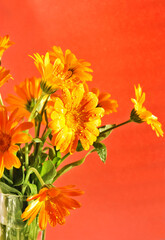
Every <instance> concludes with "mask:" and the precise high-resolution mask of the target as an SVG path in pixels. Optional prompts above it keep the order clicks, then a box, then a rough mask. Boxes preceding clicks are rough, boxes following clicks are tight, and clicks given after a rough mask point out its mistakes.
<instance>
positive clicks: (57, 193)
mask: <svg viewBox="0 0 165 240" xmlns="http://www.w3.org/2000/svg"><path fill="white" fill-rule="evenodd" d="M73 187H74V186H72V185H71V186H65V187H60V188H57V187H53V186H51V187H43V188H42V189H41V190H40V191H39V193H38V194H36V195H34V196H32V197H29V198H28V199H27V201H31V200H35V201H33V202H32V203H31V204H30V205H29V206H28V207H27V208H26V209H25V211H24V212H23V214H22V218H23V220H24V221H25V220H27V219H29V218H30V219H29V222H28V225H30V223H31V222H32V221H33V220H34V219H35V217H36V216H37V214H38V213H39V227H40V229H41V230H44V229H46V226H47V222H49V224H50V225H51V226H52V227H55V226H56V224H57V223H58V224H60V225H62V224H64V223H65V217H66V216H68V215H69V214H70V212H69V210H70V209H71V210H74V209H76V208H79V207H80V206H81V205H80V203H79V202H78V201H76V200H75V199H72V198H71V197H70V196H79V195H81V194H83V192H82V191H80V190H78V189H74V188H73Z"/></svg>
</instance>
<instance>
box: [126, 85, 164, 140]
mask: <svg viewBox="0 0 165 240" xmlns="http://www.w3.org/2000/svg"><path fill="white" fill-rule="evenodd" d="M135 96H136V99H134V98H132V99H131V101H132V102H133V103H134V109H133V110H132V112H131V116H130V119H131V120H132V121H134V122H138V123H140V122H146V123H147V124H149V125H151V128H152V129H153V130H154V131H155V132H156V135H157V136H158V137H159V136H162V137H163V130H162V128H161V126H162V125H161V123H160V122H159V121H158V118H157V117H156V116H154V115H153V114H152V113H151V112H149V111H148V110H146V108H145V107H143V103H144V101H145V93H143V92H142V88H141V86H140V85H138V87H137V88H136V86H135Z"/></svg>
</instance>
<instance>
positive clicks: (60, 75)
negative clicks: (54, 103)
mask: <svg viewBox="0 0 165 240" xmlns="http://www.w3.org/2000/svg"><path fill="white" fill-rule="evenodd" d="M32 58H33V59H34V63H35V65H36V67H37V69H38V71H39V72H40V74H41V76H42V81H41V88H42V90H43V91H44V92H45V93H48V94H51V93H53V92H55V91H56V90H57V89H59V88H60V89H63V88H66V87H67V88H68V89H73V88H74V87H75V86H77V85H78V84H79V83H85V82H86V81H91V80H92V75H91V74H89V72H92V70H91V69H90V68H89V66H90V63H88V62H85V61H84V60H77V58H76V57H75V55H74V54H73V53H71V51H70V50H66V52H65V56H63V52H62V50H61V48H57V47H53V51H52V52H50V53H49V52H47V53H46V54H45V56H44V55H39V54H38V53H36V54H34V57H32Z"/></svg>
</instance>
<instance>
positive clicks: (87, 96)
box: [49, 84, 104, 153]
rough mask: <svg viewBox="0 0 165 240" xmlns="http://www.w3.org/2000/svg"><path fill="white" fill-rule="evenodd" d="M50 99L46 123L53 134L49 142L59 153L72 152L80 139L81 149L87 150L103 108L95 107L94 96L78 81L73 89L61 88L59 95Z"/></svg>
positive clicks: (96, 133)
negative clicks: (49, 109) (48, 122)
mask: <svg viewBox="0 0 165 240" xmlns="http://www.w3.org/2000/svg"><path fill="white" fill-rule="evenodd" d="M53 102H54V107H53V110H52V109H51V110H52V113H51V119H52V121H51V122H50V124H49V127H50V128H51V129H52V134H53V138H52V144H53V145H55V146H56V149H57V150H59V149H60V151H61V152H64V151H68V152H70V153H73V152H74V151H75V150H76V147H77V143H78V140H80V141H81V144H82V146H83V148H84V149H85V150H88V149H89V147H90V146H91V145H92V144H93V142H95V141H96V139H97V136H98V135H99V130H98V128H97V127H98V126H100V125H101V118H102V117H103V115H104V109H103V108H101V107H97V105H98V98H97V96H96V95H95V94H94V93H92V92H87V93H86V92H85V91H84V87H83V84H80V85H79V86H78V87H76V88H74V89H73V90H72V91H69V90H68V89H65V90H63V94H62V96H61V97H55V98H54V99H53ZM52 105H53V104H51V107H52Z"/></svg>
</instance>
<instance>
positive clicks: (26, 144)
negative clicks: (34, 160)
mask: <svg viewBox="0 0 165 240" xmlns="http://www.w3.org/2000/svg"><path fill="white" fill-rule="evenodd" d="M28 166H29V148H28V143H25V167H26V169H27V168H28Z"/></svg>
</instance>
